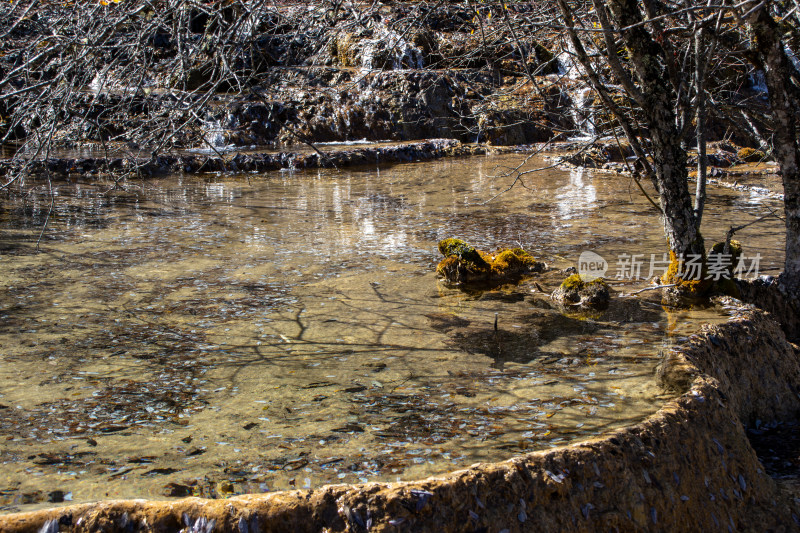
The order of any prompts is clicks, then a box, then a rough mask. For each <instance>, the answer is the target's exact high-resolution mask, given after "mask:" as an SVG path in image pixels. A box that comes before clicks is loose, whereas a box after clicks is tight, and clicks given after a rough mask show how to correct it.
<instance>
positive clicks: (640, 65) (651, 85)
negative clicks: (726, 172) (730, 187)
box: [608, 0, 704, 256]
mask: <svg viewBox="0 0 800 533" xmlns="http://www.w3.org/2000/svg"><path fill="white" fill-rule="evenodd" d="M608 5H609V8H610V9H611V12H612V13H613V15H614V18H615V19H616V20H615V22H616V24H617V26H618V27H619V28H623V29H622V31H621V36H622V40H623V42H624V43H625V45H626V46H627V47H628V50H629V51H630V59H631V63H632V64H633V67H634V73H635V75H636V78H637V81H638V82H639V87H640V91H641V94H642V97H643V99H644V102H643V105H642V113H643V116H644V117H645V119H646V123H647V127H648V130H649V133H650V138H651V140H652V157H653V163H652V165H653V170H654V171H655V175H656V176H655V185H656V188H657V190H658V195H659V199H660V201H661V209H662V210H663V212H664V230H665V232H666V234H667V238H668V239H669V247H670V250H671V251H672V252H673V253H674V254H675V255H676V256H680V255H684V256H689V255H695V254H698V255H701V256H702V255H703V254H704V246H703V238H702V236H701V235H700V231H699V227H698V224H697V218H696V217H695V213H694V209H693V207H692V197H691V195H690V193H689V184H688V173H687V169H686V164H687V157H686V150H685V149H684V148H683V147H682V146H681V135H680V132H679V130H678V126H677V121H676V109H675V108H676V101H677V95H676V94H675V91H674V89H673V87H672V85H671V84H670V81H669V80H670V76H669V73H668V72H667V70H666V67H665V65H667V64H668V61H666V58H665V57H664V49H663V48H662V47H661V46H659V44H658V43H656V41H655V40H654V39H653V38H652V37H651V35H650V33H648V31H647V29H646V28H645V27H644V25H643V22H644V19H643V17H642V14H641V13H640V11H639V7H638V2H636V1H635V0H611V1H610V2H609V3H608Z"/></svg>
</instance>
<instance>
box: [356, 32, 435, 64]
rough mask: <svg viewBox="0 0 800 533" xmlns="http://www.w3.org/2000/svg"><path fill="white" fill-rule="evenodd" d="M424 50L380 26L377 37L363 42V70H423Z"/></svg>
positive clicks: (376, 33)
mask: <svg viewBox="0 0 800 533" xmlns="http://www.w3.org/2000/svg"><path fill="white" fill-rule="evenodd" d="M423 66H424V62H423V59H422V50H420V49H419V48H417V47H416V46H414V45H413V44H411V43H410V42H408V41H406V40H405V39H403V37H402V36H401V35H400V34H399V33H397V32H395V31H392V30H390V29H388V28H387V27H386V26H385V25H384V24H378V25H377V28H376V30H375V36H374V37H373V38H372V39H368V40H365V41H363V48H362V50H361V68H363V69H367V70H374V69H381V68H387V67H389V68H391V69H392V70H402V69H409V68H422V67H423Z"/></svg>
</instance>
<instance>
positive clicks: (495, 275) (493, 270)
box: [436, 238, 545, 285]
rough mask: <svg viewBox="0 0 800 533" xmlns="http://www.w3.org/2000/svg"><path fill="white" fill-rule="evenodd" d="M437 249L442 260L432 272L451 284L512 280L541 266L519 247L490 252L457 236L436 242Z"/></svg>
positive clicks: (542, 268)
mask: <svg viewBox="0 0 800 533" xmlns="http://www.w3.org/2000/svg"><path fill="white" fill-rule="evenodd" d="M439 252H441V254H442V255H444V256H445V259H443V260H442V261H441V262H440V263H439V265H438V266H437V267H436V273H437V274H439V275H440V276H442V277H444V278H445V279H446V280H447V281H449V282H450V283H455V284H461V283H490V284H495V285H496V284H502V283H512V282H517V281H519V280H520V279H521V278H522V276H524V275H526V274H531V273H534V272H542V271H543V270H544V269H545V264H544V263H542V262H540V261H537V260H536V259H535V258H534V257H533V256H532V255H530V254H529V253H528V252H526V251H525V250H523V249H522V248H513V249H509V248H504V249H501V250H498V251H497V252H496V253H495V254H494V255H491V254H488V253H486V252H483V251H481V250H478V249H476V248H474V247H472V246H470V245H469V244H467V243H466V242H465V241H463V240H461V239H455V238H450V239H443V240H441V241H439Z"/></svg>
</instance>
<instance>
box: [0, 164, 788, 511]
mask: <svg viewBox="0 0 800 533" xmlns="http://www.w3.org/2000/svg"><path fill="white" fill-rule="evenodd" d="M519 160H520V156H517V155H506V156H494V157H474V158H468V159H456V160H444V161H437V162H428V163H417V164H404V165H396V166H393V167H389V168H382V169H380V170H376V169H369V170H343V171H335V170H320V171H313V172H296V173H286V172H275V173H270V174H267V175H250V176H209V177H205V178H202V177H169V178H163V179H157V180H151V181H146V182H139V181H136V182H130V183H129V184H128V186H127V190H108V186H107V185H105V184H91V183H89V182H83V181H79V182H77V183H67V182H64V183H58V184H56V192H57V195H58V196H57V200H56V205H55V210H54V215H53V217H52V219H51V220H50V222H49V229H48V230H47V231H46V232H45V234H44V238H43V241H42V244H41V249H42V251H41V253H36V252H35V244H34V243H35V241H36V239H37V237H38V234H39V231H40V227H41V223H42V222H43V220H44V216H45V213H46V211H47V207H48V204H49V202H48V199H47V197H46V195H45V188H44V187H38V188H35V189H34V191H33V193H32V194H31V195H29V196H28V197H27V198H25V199H18V198H12V199H10V200H9V201H8V202H7V204H6V205H7V207H5V208H4V210H2V211H0V227H2V231H3V240H2V243H0V246H1V248H0V253H1V254H2V255H1V256H0V262H2V270H3V278H2V280H1V281H0V287H2V300H0V320H1V322H0V323H1V324H2V326H0V345H2V347H3V348H2V353H1V354H0V361H1V362H2V364H1V365H0V427H1V428H2V437H3V438H4V440H3V441H2V445H0V460H2V462H3V479H2V481H1V482H0V503H1V504H2V505H3V506H4V507H3V509H5V510H6V511H12V510H25V509H33V508H36V507H42V506H48V505H53V504H56V503H60V502H62V501H64V500H67V501H89V500H95V499H103V498H132V497H147V498H163V497H168V496H174V497H177V496H184V495H190V494H195V495H201V496H208V497H219V496H225V495H230V494H234V493H243V492H263V491H267V490H276V489H285V488H291V487H297V488H302V487H310V486H318V485H321V484H325V483H339V482H346V483H352V482H360V481H373V480H384V481H395V480H398V479H413V478H420V477H425V476H429V475H433V474H444V473H446V472H448V471H452V470H455V469H458V468H462V467H465V466H468V465H470V464H472V463H475V462H479V461H498V460H503V459H507V458H509V457H511V456H513V455H515V454H518V453H520V452H523V451H530V450H536V449H547V448H550V447H553V446H558V445H562V444H565V443H568V442H570V441H573V440H575V439H581V438H588V437H591V436H595V435H599V434H601V433H603V432H606V431H609V430H611V429H614V428H619V427H622V426H624V425H627V424H631V423H635V422H637V421H639V420H642V419H643V418H645V417H646V416H648V415H649V414H651V413H653V412H655V411H656V410H657V409H658V408H659V406H660V405H662V404H663V402H664V401H665V398H667V397H668V396H667V395H665V393H664V391H662V390H661V389H659V387H658V386H657V384H656V382H655V379H654V370H655V368H656V365H657V364H658V362H659V358H660V354H661V353H662V352H663V350H665V349H668V348H669V347H670V346H671V345H672V344H673V343H674V342H676V341H677V340H679V339H680V338H681V337H682V336H684V335H687V334H688V333H689V332H691V331H693V329H694V328H696V326H697V324H698V323H699V321H701V320H706V321H707V320H722V319H723V318H724V316H723V314H722V313H721V312H720V311H719V310H716V309H709V310H705V311H692V312H690V311H670V312H667V311H665V310H664V309H663V308H662V307H660V306H659V305H657V304H654V303H653V302H652V301H645V302H642V301H639V300H636V299H620V300H618V301H616V302H615V303H614V304H613V305H612V306H611V307H610V308H609V310H608V311H607V312H605V313H601V314H596V315H593V316H591V317H587V316H583V315H576V314H569V313H568V314H563V313H562V312H560V311H559V310H558V309H555V308H553V306H552V305H551V303H550V301H549V298H548V294H549V292H550V291H552V290H553V289H554V288H555V287H556V286H557V284H558V283H559V282H560V281H561V279H563V277H564V274H561V273H559V272H555V271H554V272H552V273H550V274H546V275H544V276H542V277H540V278H538V279H537V280H528V281H525V282H523V283H522V284H521V285H520V286H518V287H503V288H499V289H496V290H493V291H487V292H483V293H480V292H463V291H460V290H458V289H455V288H449V287H446V286H444V285H443V284H442V283H441V282H439V281H437V279H436V276H435V274H434V272H435V266H436V264H437V262H438V261H439V259H440V257H439V254H438V251H437V249H436V243H437V241H438V240H440V239H442V238H446V237H452V236H457V237H460V238H463V239H465V240H467V241H469V242H470V243H472V244H474V245H476V246H477V247H479V248H484V249H487V250H493V249H496V248H499V247H501V246H512V247H513V246H522V247H524V248H526V249H527V250H529V251H530V252H532V253H533V254H534V255H535V256H537V258H540V259H542V260H544V261H546V262H548V263H549V264H551V265H552V266H554V267H557V268H565V267H567V266H570V265H571V264H574V263H575V261H576V259H577V257H578V255H579V254H580V252H581V251H583V250H586V249H591V250H594V251H596V252H599V253H601V254H603V255H604V257H607V258H613V257H614V256H615V254H618V253H621V252H627V253H642V254H647V255H648V257H649V254H651V253H659V254H660V253H662V252H663V251H664V250H663V247H664V244H663V243H664V239H663V234H662V232H661V229H660V225H659V223H658V220H657V218H656V216H655V215H654V214H653V211H652V209H651V208H650V206H649V205H648V204H647V202H646V201H645V200H644V199H642V198H641V197H640V196H638V195H637V194H636V193H635V192H632V191H629V190H628V184H627V182H625V181H624V180H625V178H621V177H611V176H608V175H596V174H592V173H590V172H584V171H571V172H570V171H562V170H548V171H546V172H542V173H540V174H534V175H532V176H528V177H527V178H526V181H525V185H526V186H527V189H521V188H518V189H515V190H513V191H512V192H510V193H506V194H504V195H502V196H500V197H499V198H498V199H496V200H494V201H492V202H490V203H488V204H485V203H484V202H485V201H486V200H487V199H489V198H491V197H492V196H494V195H495V194H497V193H498V192H499V191H501V190H503V189H504V188H505V187H507V186H508V183H509V182H508V180H507V179H506V180H498V179H494V178H493V177H492V175H493V174H494V173H495V172H496V170H494V169H495V166H496V165H505V166H516V164H518V162H519ZM535 163H536V164H540V165H543V164H544V163H542V162H541V161H538V160H537V161H536V162H535ZM30 185H31V184H27V186H30ZM711 198H712V200H711V204H710V206H709V208H708V213H709V214H708V215H706V216H707V219H708V220H709V221H710V222H709V224H714V225H713V226H711V227H710V228H709V229H708V230H706V234H707V235H710V236H714V235H724V230H725V229H727V224H729V223H730V222H731V221H732V220H735V219H737V218H740V217H749V216H754V215H755V214H757V213H758V209H759V206H758V205H757V204H755V203H751V202H749V201H748V200H747V198H745V197H741V196H739V195H738V194H733V193H727V192H720V191H712V194H711ZM757 231H758V233H757V234H758V235H759V240H758V248H756V249H754V250H760V251H761V253H762V254H763V255H764V258H765V259H764V261H763V263H762V265H763V268H765V269H767V268H773V269H774V268H776V267H777V266H778V265H779V264H780V261H781V259H782V258H781V256H780V252H779V251H778V250H779V249H780V248H781V247H782V243H781V241H780V238H781V229H780V227H779V224H777V225H775V227H773V226H768V227H766V228H765V227H761V228H759V229H758V230H757ZM747 236H748V234H747V233H746V232H742V235H741V238H742V240H743V241H745V243H747ZM745 246H747V244H745ZM534 281H536V283H538V284H539V286H540V287H541V288H544V289H545V290H544V293H543V292H541V291H540V290H539V289H538V288H537V287H536V285H534ZM641 283H644V282H641ZM641 283H640V285H641ZM618 288H620V289H621V290H623V291H625V290H628V286H620V287H618ZM496 316H497V317H498V329H497V331H495V329H494V320H495V317H496Z"/></svg>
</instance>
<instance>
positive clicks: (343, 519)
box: [0, 302, 800, 533]
mask: <svg viewBox="0 0 800 533" xmlns="http://www.w3.org/2000/svg"><path fill="white" fill-rule="evenodd" d="M735 305H737V306H738V305H739V304H738V302H737V303H736V304H735ZM659 378H660V379H661V380H662V382H663V383H664V384H665V385H667V386H670V387H673V388H676V389H678V390H679V391H684V392H683V394H682V395H681V396H680V397H678V398H677V399H675V400H672V401H669V402H667V403H666V404H665V405H664V406H663V407H662V408H661V409H660V410H659V411H658V412H657V413H656V414H654V415H652V416H651V417H649V418H648V419H646V420H645V421H643V422H641V423H639V424H635V425H633V426H630V427H628V428H625V429H621V430H618V431H615V432H612V433H609V434H607V435H605V436H603V437H600V438H597V439H593V440H589V441H584V442H581V443H577V444H573V445H570V446H565V447H561V448H556V449H554V450H550V451H542V452H535V453H531V454H526V455H520V456H518V457H516V458H513V459H510V460H508V461H504V462H500V463H494V464H476V465H473V466H471V467H470V468H468V469H465V470H460V471H457V472H453V473H451V474H448V475H445V476H439V477H431V478H428V479H425V480H421V481H415V482H406V483H366V484H359V485H329V486H325V487H322V488H320V489H317V490H302V491H299V490H298V491H287V492H279V493H272V494H263V495H243V496H237V497H233V498H230V499H227V500H204V499H200V498H186V499H184V500H180V501H177V502H155V501H145V500H129V501H122V500H119V501H106V502H99V503H91V504H82V505H74V506H70V507H64V508H60V509H52V510H44V511H36V512H30V513H20V514H12V515H7V516H3V517H0V528H2V530H3V531H7V532H9V533H18V532H19V533H22V532H29V531H37V530H39V528H41V527H42V526H43V525H46V524H48V521H50V522H49V524H50V527H51V529H47V531H56V530H58V527H57V525H58V524H60V527H61V528H62V529H61V530H65V531H165V532H166V531H177V530H179V529H180V528H182V527H185V526H187V525H189V526H193V527H195V528H199V527H201V526H203V525H204V524H207V523H208V522H210V521H212V520H213V521H214V522H215V529H214V530H215V531H231V532H240V533H244V532H252V531H320V530H323V529H325V530H328V531H364V530H369V531H395V530H398V528H399V529H400V530H414V531H471V530H483V528H485V527H491V528H492V530H497V531H500V530H505V531H509V532H515V531H526V530H529V529H531V528H535V529H536V530H538V531H564V530H570V531H609V530H613V529H615V528H618V529H619V530H625V531H631V530H647V531H700V530H707V531H719V530H726V529H728V527H730V528H731V530H733V531H747V530H753V531H765V530H769V529H773V528H777V529H776V530H781V531H783V530H792V529H796V527H797V525H796V524H795V520H796V518H795V517H794V516H793V514H792V509H791V508H790V507H789V504H788V503H786V502H784V501H782V500H781V497H780V495H779V492H778V489H777V487H776V484H775V482H774V481H773V480H772V478H770V477H769V476H768V475H767V474H766V473H765V472H764V470H763V467H762V466H761V463H760V462H759V460H758V458H757V456H756V454H755V452H754V450H753V448H752V447H751V445H750V443H749V441H748V439H747V436H746V434H745V426H746V425H749V424H752V423H753V422H755V420H756V419H758V420H760V421H761V422H762V423H767V424H768V423H770V422H772V421H778V420H787V419H791V418H795V417H796V414H797V413H798V411H800V396H798V391H797V387H798V384H799V383H800V364H799V363H798V353H797V350H796V347H793V346H792V345H791V344H790V343H789V342H787V341H786V338H785V336H784V334H783V332H782V331H781V328H780V326H779V325H778V324H777V322H775V321H774V320H773V319H772V317H771V316H770V315H769V314H767V313H765V312H763V311H760V310H757V309H755V308H753V307H751V306H740V307H738V308H737V309H736V313H735V316H734V317H733V318H732V319H731V320H729V321H728V322H727V323H724V324H720V325H715V326H704V327H703V329H702V331H701V332H700V333H698V334H696V335H693V336H692V337H690V338H689V339H688V341H687V342H685V343H684V344H682V345H679V346H677V347H676V348H674V349H672V350H671V351H670V352H669V353H667V354H665V359H664V364H663V366H662V368H661V369H660V372H659ZM795 512H796V511H795ZM197 530H198V531H199V530H201V529H197Z"/></svg>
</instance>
